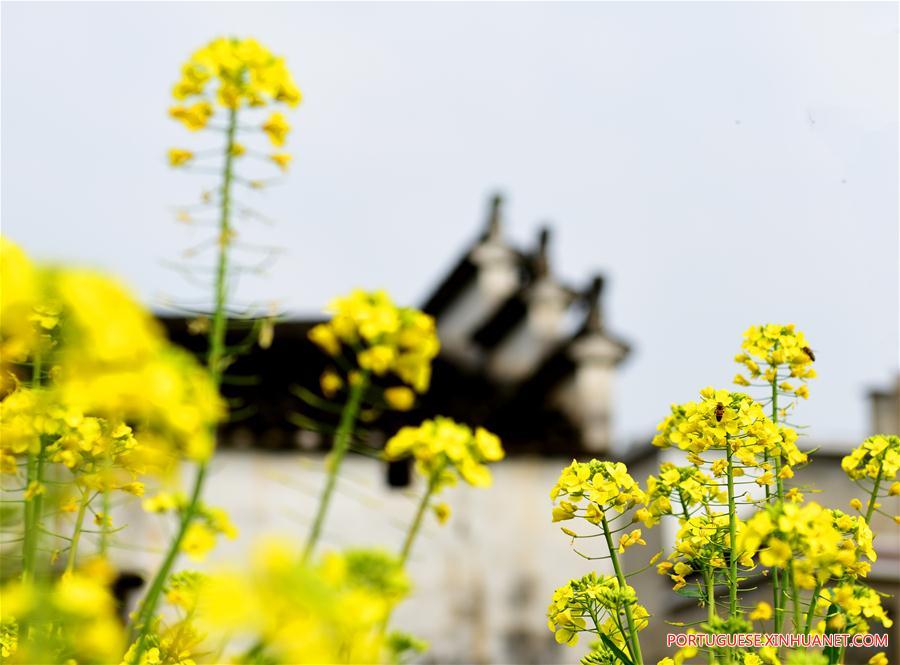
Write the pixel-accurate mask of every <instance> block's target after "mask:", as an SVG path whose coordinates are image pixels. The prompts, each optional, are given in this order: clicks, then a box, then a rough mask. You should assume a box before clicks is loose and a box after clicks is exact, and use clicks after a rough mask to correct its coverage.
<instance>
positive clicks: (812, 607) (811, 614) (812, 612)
mask: <svg viewBox="0 0 900 665" xmlns="http://www.w3.org/2000/svg"><path fill="white" fill-rule="evenodd" d="M820 591H822V583H821V582H816V588H815V589H813V592H812V596H811V597H810V599H809V609H808V610H807V612H806V626H805V628H804V630H803V632H804V633H805V634H806V635H809V631H810V630H812V622H813V619H814V618H815V616H816V602H817V601H818V600H819V592H820Z"/></svg>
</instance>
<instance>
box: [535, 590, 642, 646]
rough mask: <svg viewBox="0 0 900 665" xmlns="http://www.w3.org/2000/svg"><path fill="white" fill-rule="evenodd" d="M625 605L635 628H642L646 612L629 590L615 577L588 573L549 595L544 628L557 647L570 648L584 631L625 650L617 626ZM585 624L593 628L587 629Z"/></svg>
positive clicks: (623, 634)
mask: <svg viewBox="0 0 900 665" xmlns="http://www.w3.org/2000/svg"><path fill="white" fill-rule="evenodd" d="M626 606H631V612H632V617H633V619H634V622H635V629H636V630H638V631H640V630H643V629H644V628H646V627H647V625H648V617H649V613H648V612H647V610H646V608H644V607H643V606H642V605H638V604H637V595H636V594H635V591H634V588H633V587H631V586H625V587H624V588H623V587H621V586H620V585H619V581H618V580H617V579H616V578H615V577H611V576H607V575H597V574H596V573H588V574H587V575H585V576H584V577H581V578H579V579H574V580H570V581H569V582H568V583H567V584H566V585H565V586H561V587H559V588H558V589H556V591H554V592H553V600H552V601H551V603H550V606H549V607H548V608H547V626H548V627H549V628H550V630H551V631H552V632H553V633H554V634H555V636H556V641H557V642H558V643H560V644H566V645H568V646H574V645H575V644H577V643H578V637H579V634H580V633H584V632H588V633H594V634H597V635H600V634H603V635H604V636H606V637H607V638H608V639H609V640H610V641H611V642H613V643H614V644H615V645H616V646H617V647H618V648H619V649H623V650H624V649H627V647H626V645H627V643H628V634H627V633H626V632H623V629H622V628H621V627H622V626H625V623H626V621H625V618H624V612H625V608H626ZM589 621H590V622H591V623H592V624H593V626H591V627H589V626H588V622H589ZM613 662H618V661H613Z"/></svg>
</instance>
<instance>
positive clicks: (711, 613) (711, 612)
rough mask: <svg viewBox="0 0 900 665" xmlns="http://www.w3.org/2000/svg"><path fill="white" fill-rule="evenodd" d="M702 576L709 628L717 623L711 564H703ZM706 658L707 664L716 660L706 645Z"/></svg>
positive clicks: (713, 652) (713, 574) (712, 650)
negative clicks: (704, 584) (704, 582)
mask: <svg viewBox="0 0 900 665" xmlns="http://www.w3.org/2000/svg"><path fill="white" fill-rule="evenodd" d="M703 577H704V579H705V581H706V621H707V623H709V627H710V629H712V627H713V626H714V625H715V624H717V623H718V618H719V614H718V612H716V585H715V581H714V580H715V572H714V571H713V569H712V566H703ZM707 648H708V649H709V651H707V660H708V661H709V665H713V664H714V663H715V662H716V652H715V649H713V648H712V647H707Z"/></svg>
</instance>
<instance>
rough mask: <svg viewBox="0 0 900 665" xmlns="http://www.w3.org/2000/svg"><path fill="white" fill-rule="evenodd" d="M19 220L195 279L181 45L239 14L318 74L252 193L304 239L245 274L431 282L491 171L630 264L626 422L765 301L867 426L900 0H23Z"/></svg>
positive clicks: (824, 423)
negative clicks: (179, 164)
mask: <svg viewBox="0 0 900 665" xmlns="http://www.w3.org/2000/svg"><path fill="white" fill-rule="evenodd" d="M2 19H3V22H2V58H3V59H2V142H3V150H2V176H3V177H2V218H3V232H4V233H5V234H7V235H8V236H10V237H11V238H13V239H14V240H16V241H18V242H19V243H21V244H22V245H24V246H25V248H26V249H27V250H28V251H29V252H31V253H32V254H33V255H34V256H36V257H39V258H42V259H60V260H66V261H76V262H80V263H83V264H88V265H95V266H99V267H103V268H105V269H109V270H111V271H114V272H116V273H117V274H119V275H121V276H122V278H123V279H124V280H126V281H127V282H128V283H130V284H131V285H132V286H133V287H134V288H135V289H137V291H138V292H139V293H140V294H141V296H142V297H143V298H144V299H145V300H146V301H147V302H148V303H151V304H154V305H158V304H159V303H160V302H161V298H163V297H165V296H169V297H172V296H174V297H176V298H178V299H180V300H194V299H196V298H197V297H198V296H197V293H198V292H197V291H196V290H195V289H194V288H192V287H191V286H190V285H188V284H186V283H185V281H184V280H183V278H182V277H181V276H179V275H178V274H177V273H175V272H172V271H171V270H169V269H167V268H165V267H164V265H163V264H164V262H165V261H167V260H172V259H175V258H177V256H178V252H179V251H180V250H182V249H184V248H185V247H188V246H190V245H191V244H192V243H195V242H197V241H199V240H200V239H202V238H203V237H204V236H203V233H201V232H199V231H192V230H191V229H188V228H186V227H185V226H184V225H179V224H178V223H177V222H176V221H174V218H173V214H172V206H174V205H176V204H180V203H185V202H190V201H192V200H196V199H197V197H198V195H199V192H200V190H201V188H202V187H203V186H204V184H205V182H206V181H205V180H204V178H203V177H202V176H198V175H187V174H184V173H177V172H172V171H170V170H169V169H168V167H167V166H166V164H165V159H164V155H165V150H166V148H168V147H169V146H172V145H179V146H184V147H191V146H196V145H198V144H199V143H202V141H203V139H201V138H199V137H197V136H196V135H190V134H189V133H188V132H186V131H185V130H184V129H183V128H181V127H180V126H179V125H177V124H176V123H174V122H173V121H171V120H169V119H168V117H167V115H166V109H167V106H168V105H169V103H170V100H169V91H170V88H171V84H172V82H173V81H174V80H175V78H176V76H177V74H178V70H179V66H180V64H181V63H182V61H183V60H184V59H185V58H186V56H187V55H188V54H189V53H190V52H191V51H192V50H193V49H194V48H195V47H197V46H199V45H201V44H202V43H204V42H205V41H207V40H209V39H210V38H212V37H214V36H217V35H220V34H235V35H241V36H244V35H252V36H255V37H257V38H258V39H260V40H261V41H263V42H264V43H266V44H267V45H269V46H270V47H271V48H272V49H273V50H274V51H275V52H277V53H281V54H284V55H285V56H286V58H287V60H288V63H289V65H290V67H291V69H292V70H293V72H294V75H295V78H296V79H297V82H298V84H299V85H300V87H301V88H302V90H303V92H304V94H305V99H304V102H303V104H302V105H301V106H300V108H299V109H298V110H297V111H296V112H293V113H291V120H292V122H293V124H294V126H295V132H294V134H293V136H292V137H291V140H290V143H289V146H288V147H289V149H290V150H291V151H292V152H293V153H294V154H295V165H294V168H293V169H292V172H291V173H290V175H289V177H288V178H287V180H286V181H285V183H284V184H283V185H282V186H280V187H278V188H274V189H271V190H269V191H266V192H264V193H262V194H254V195H252V196H251V195H250V194H242V195H241V196H242V198H243V199H245V200H246V201H247V202H249V203H252V204H253V205H254V206H255V207H256V208H257V209H259V210H260V211H262V212H264V213H266V214H267V215H269V216H270V217H272V218H274V219H275V220H277V224H276V225H274V226H265V225H260V224H256V225H250V226H244V227H242V229H241V232H242V238H243V239H245V240H247V241H248V242H253V243H258V244H267V245H268V244H271V245H278V246H282V247H283V248H284V249H285V253H284V255H283V256H282V257H281V258H280V259H279V260H278V262H277V263H276V264H275V265H274V266H273V267H272V268H271V269H270V270H269V271H268V274H267V275H265V276H259V277H248V278H246V279H244V280H243V281H242V283H241V290H240V297H241V299H242V300H245V301H250V300H256V301H268V300H277V301H278V302H279V303H280V305H281V306H282V307H283V308H284V309H286V310H288V311H290V312H293V313H297V314H308V313H312V312H316V311H318V310H319V309H320V308H321V307H322V305H323V304H324V303H325V302H326V301H327V300H328V298H329V297H330V296H332V295H334V294H337V293H341V292H343V291H346V290H347V289H349V288H351V287H353V286H355V285H364V286H367V287H378V286H382V287H385V288H387V289H389V290H390V291H391V292H392V293H393V294H395V296H396V297H397V298H398V299H399V300H401V301H404V302H408V303H421V302H422V300H423V298H424V297H425V296H426V295H427V293H428V292H429V290H430V288H431V287H432V286H433V285H434V283H435V281H436V280H437V279H438V278H439V277H441V276H442V275H443V274H444V272H445V271H446V269H447V268H448V267H449V266H450V265H451V264H452V262H454V261H455V260H456V259H457V258H458V253H459V252H460V251H461V250H462V249H463V248H465V247H466V246H467V244H468V243H469V242H470V240H471V238H472V237H473V236H474V234H476V233H477V232H479V230H480V228H481V225H482V223H483V217H484V208H485V205H486V200H487V197H488V195H489V193H490V192H492V191H494V190H495V189H500V190H502V191H503V192H504V193H505V194H506V195H507V198H508V207H507V211H508V214H507V226H506V229H507V233H508V234H509V236H510V237H511V238H512V239H514V240H516V241H518V242H521V243H522V244H524V245H530V244H532V243H533V242H534V238H535V236H536V233H537V229H538V227H539V226H540V225H541V224H542V223H545V222H548V221H549V222H551V223H552V224H553V226H554V228H555V237H554V244H553V246H552V258H553V269H554V270H555V271H556V272H557V273H558V274H560V275H561V276H562V277H564V278H565V279H567V280H569V281H570V282H571V283H573V284H574V285H581V284H586V283H587V281H588V279H589V277H590V275H591V274H592V273H593V272H594V271H597V270H602V271H604V272H605V273H606V275H607V276H608V279H609V282H608V291H607V298H606V319H607V322H608V325H609V327H610V328H611V329H612V330H614V331H615V332H616V333H617V334H619V335H621V336H623V337H625V338H626V339H628V340H629V341H631V342H632V344H633V346H634V349H635V351H634V354H633V356H632V357H631V359H630V360H629V362H628V363H627V364H626V365H625V366H624V367H623V370H622V373H621V376H620V378H619V380H618V383H617V387H618V393H617V396H616V431H617V433H618V436H619V438H620V440H625V439H629V438H633V437H636V436H640V435H642V434H645V433H647V432H648V431H650V430H652V428H653V426H654V425H655V423H656V422H657V421H658V420H659V419H660V418H661V417H662V416H663V415H664V414H665V411H666V409H667V406H668V404H669V403H670V402H672V401H684V400H687V399H692V398H693V397H694V396H695V393H696V390H698V389H699V388H701V387H703V386H705V385H707V384H718V385H723V386H724V385H727V384H728V382H729V381H730V379H731V377H732V375H733V374H734V372H735V369H736V368H735V366H734V365H733V363H732V361H731V357H732V356H733V354H734V353H735V351H736V350H737V349H738V346H739V344H740V335H741V332H742V331H743V330H744V329H745V328H746V327H747V326H748V325H749V324H751V323H754V322H764V321H793V322H796V323H797V324H798V325H799V326H800V327H801V328H802V329H803V330H805V331H806V332H807V335H808V337H809V338H810V339H811V340H812V345H813V347H814V348H815V350H816V354H817V358H818V360H817V366H818V370H819V373H820V376H821V378H820V379H818V380H817V381H816V382H815V383H814V384H813V386H812V399H811V400H810V401H809V402H808V403H805V404H803V406H802V409H801V411H800V414H799V420H801V421H805V422H807V423H808V424H810V425H811V427H812V429H811V434H812V435H813V436H814V437H815V438H816V439H820V440H821V439H824V440H833V441H838V440H846V441H848V442H855V440H856V439H859V438H860V437H862V436H864V435H865V434H866V433H867V424H868V420H867V416H868V410H867V404H866V402H865V393H866V391H867V390H868V389H869V388H873V387H883V386H886V385H887V384H888V383H889V382H890V381H892V380H893V377H894V376H895V373H896V371H897V360H898V311H897V310H898V260H897V259H898V225H897V219H898V209H897V205H898V186H897V179H898V169H897V165H898V164H897V156H898V142H897V141H898V136H897V115H898V106H897V95H898V90H897V77H898V71H897V46H898V41H897V40H898V36H897V6H896V4H895V3H878V4H874V3H873V4H866V3H852V4H837V3H828V4H814V3H802V4H776V3H756V4H739V3H732V4H710V3H701V4H678V3H666V4H651V3H632V4H613V3H608V4H581V3H579V4H537V3H535V4H513V3H503V4H469V3H459V4H452V5H451V4H377V3H367V4H349V3H347V4H344V3H340V4H312V3H310V4H283V3H279V4H263V3H253V4H237V3H228V4H214V3H203V4H183V3H156V4H132V3H98V4H79V3H66V4H64V5H56V4H49V3H28V4H24V3H17V4H9V3H6V4H4V5H3V8H2Z"/></svg>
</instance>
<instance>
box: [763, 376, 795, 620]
mask: <svg viewBox="0 0 900 665" xmlns="http://www.w3.org/2000/svg"><path fill="white" fill-rule="evenodd" d="M775 369H776V373H777V368H775ZM777 381H778V379H777V377H776V378H775V379H774V380H773V381H772V422H773V423H775V424H778V385H777ZM767 458H768V454H767ZM769 498H770V497H769V486H768V485H766V499H769ZM783 499H784V483H783V482H782V478H781V457H780V456H779V455H776V456H775V500H776V501H782V500H783ZM771 570H772V600H773V605H774V607H773V608H772V609H773V612H774V613H775V632H776V633H779V632H781V628H782V626H783V625H784V609H785V607H786V605H787V603H786V602H785V600H786V599H785V593H786V590H785V586H786V584H787V582H788V580H787V576H788V575H789V573H788V572H787V571H785V579H784V580H782V577H781V569H780V568H772V569H771Z"/></svg>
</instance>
